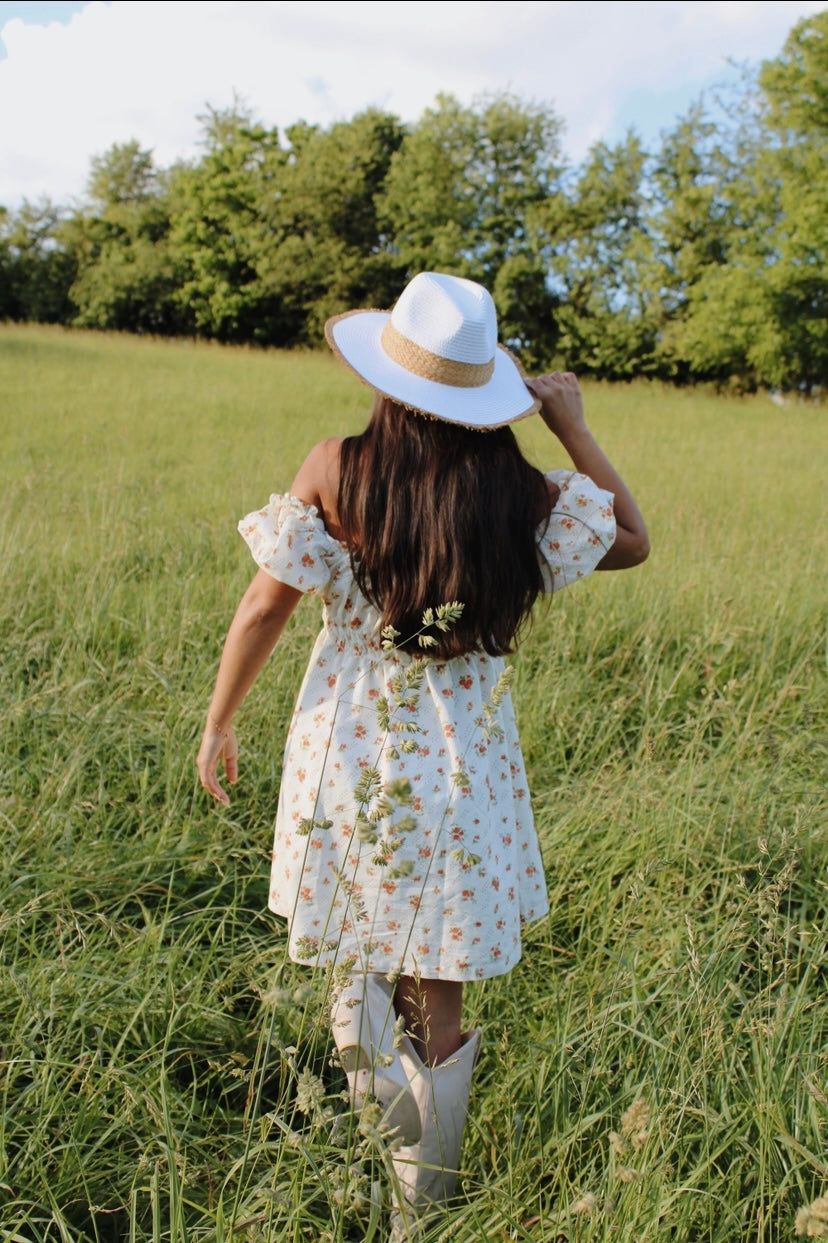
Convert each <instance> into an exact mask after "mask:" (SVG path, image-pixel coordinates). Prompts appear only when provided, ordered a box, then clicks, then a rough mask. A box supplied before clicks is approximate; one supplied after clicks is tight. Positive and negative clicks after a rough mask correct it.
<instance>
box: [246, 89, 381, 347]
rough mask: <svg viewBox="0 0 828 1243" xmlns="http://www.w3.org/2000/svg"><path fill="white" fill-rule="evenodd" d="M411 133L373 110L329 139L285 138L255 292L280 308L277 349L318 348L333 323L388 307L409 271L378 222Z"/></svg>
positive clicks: (266, 208) (305, 134)
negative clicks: (352, 312) (396, 159)
mask: <svg viewBox="0 0 828 1243" xmlns="http://www.w3.org/2000/svg"><path fill="white" fill-rule="evenodd" d="M403 133H404V131H403V129H402V127H401V125H400V123H399V121H398V120H397V119H396V117H393V116H391V115H389V114H388V113H383V112H380V111H377V110H374V109H370V110H368V111H366V112H363V113H361V114H359V115H358V116H356V117H354V118H353V120H351V121H346V122H340V123H338V124H335V125H333V126H331V127H330V129H327V130H322V129H318V128H316V127H315V126H308V125H305V124H304V123H300V124H298V125H295V126H292V127H291V128H289V129H288V130H287V131H286V134H285V137H286V138H287V140H288V142H289V144H290V147H289V149H288V153H287V157H286V160H285V162H284V165H283V167H282V169H281V170H280V175H279V179H278V193H277V194H275V195H270V196H268V197H267V198H266V199H265V200H264V201H263V203H262V211H261V221H260V229H259V245H258V255H257V258H256V270H257V273H258V283H257V289H258V290H259V292H260V295H261V297H262V298H263V299H264V300H269V301H271V302H272V303H273V304H274V305H275V306H278V307H279V308H280V317H279V319H278V321H277V322H276V323H275V324H274V328H273V329H272V330H271V337H270V339H271V340H275V341H277V342H278V341H285V342H293V341H301V342H308V343H312V344H316V343H318V342H319V341H320V340H321V336H322V328H323V325H324V322H325V320H326V319H327V318H328V316H330V315H334V314H338V313H339V312H341V311H345V310H348V309H349V308H351V307H354V306H366V305H370V306H380V307H381V306H388V305H389V303H390V302H391V301H393V300H394V298H395V297H396V295H397V293H398V292H399V289H400V287H401V285H402V283H403V279H402V277H401V274H400V270H401V265H400V262H399V259H398V258H397V256H396V255H395V253H394V251H393V248H392V246H391V245H390V239H389V238H388V237H387V236H386V235H385V234H384V233H383V231H382V228H381V225H380V222H379V220H378V216H377V198H378V195H379V194H380V192H381V191H382V187H383V185H384V182H385V179H386V176H387V174H388V168H389V164H390V162H391V159H392V156H393V155H394V153H395V151H397V149H398V148H399V146H400V143H401V142H402V139H403Z"/></svg>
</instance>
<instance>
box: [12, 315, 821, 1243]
mask: <svg viewBox="0 0 828 1243" xmlns="http://www.w3.org/2000/svg"><path fill="white" fill-rule="evenodd" d="M586 395H587V402H588V412H589V417H590V421H591V422H592V424H593V426H594V428H595V430H596V432H597V434H598V436H599V439H601V440H602V442H604V443H605V444H606V446H607V448H608V450H609V452H610V454H611V456H613V457H614V459H615V460H616V461H617V463H618V465H619V467H620V468H621V470H622V472H623V473H624V474H625V476H626V477H627V478H628V479H629V481H630V483H631V485H632V487H633V490H634V492H635V493H636V495H637V497H638V498H639V500H640V502H641V506H642V509H643V511H644V513H645V514H646V516H647V519H648V522H649V525H650V529H651V536H652V541H653V553H652V556H651V558H650V560H649V562H648V563H647V564H646V565H645V566H644V567H642V568H641V569H639V570H636V571H633V572H630V573H629V574H621V575H597V576H596V577H595V578H594V579H593V580H591V581H590V582H589V583H588V584H586V585H583V586H579V587H577V588H576V589H574V590H573V591H572V592H571V593H565V595H564V596H562V597H561V598H560V599H559V600H556V602H555V604H554V606H553V608H552V609H551V611H550V612H549V614H548V615H545V616H539V617H538V618H537V621H536V624H535V626H534V628H533V630H532V633H531V635H530V636H529V638H528V640H527V642H526V643H525V645H524V647H523V649H522V651H521V653H520V655H519V656H518V658H517V659H516V661H515V664H516V681H515V691H514V694H515V700H516V706H517V712H518V720H519V723H520V725H521V731H522V737H523V739H524V744H525V754H526V760H527V766H528V769H529V775H530V780H531V783H532V789H533V792H534V798H535V808H536V816H537V823H538V830H539V833H540V836H541V840H542V843H543V848H544V853H545V859H546V865H547V877H548V885H549V890H550V897H551V900H552V914H551V916H550V918H549V919H548V920H546V921H544V922H543V923H542V924H540V925H538V926H536V927H535V928H533V929H532V930H531V931H530V933H529V935H528V937H527V942H526V947H525V954H524V958H523V961H522V962H521V964H520V965H519V966H518V968H517V969H516V970H515V971H514V972H513V973H512V974H511V975H510V976H509V977H507V978H501V979H498V980H495V981H490V982H488V983H486V984H485V985H479V986H473V987H470V988H469V989H468V990H467V1009H468V1022H469V1024H470V1025H471V1024H479V1025H481V1026H482V1027H483V1028H484V1031H485V1042H486V1048H485V1052H484V1057H483V1059H482V1061H481V1064H480V1066H479V1068H478V1076H477V1080H476V1085H475V1092H474V1095H473V1103H472V1112H471V1117H470V1122H469V1128H468V1131H467V1140H466V1145H465V1148H464V1158H463V1164H464V1170H465V1176H464V1178H463V1180H462V1194H461V1195H460V1197H459V1199H458V1201H457V1203H456V1204H455V1205H454V1206H453V1208H452V1209H451V1211H450V1213H449V1214H447V1215H446V1216H444V1217H441V1218H439V1219H438V1220H437V1221H436V1222H435V1223H434V1226H433V1228H431V1229H430V1230H429V1233H428V1236H427V1237H428V1238H429V1239H430V1240H431V1239H433V1240H436V1239H438V1238H441V1237H445V1238H449V1237H450V1238H451V1239H452V1240H453V1243H464V1241H470V1240H480V1239H485V1240H497V1241H501V1240H502V1241H505V1240H532V1241H533V1243H540V1241H543V1243H546V1241H550V1240H551V1241H556V1240H566V1241H568V1243H592V1241H598V1240H623V1241H625V1243H626V1241H641V1243H643V1241H645V1240H646V1241H647V1243H651V1241H656V1240H659V1241H660V1240H668V1239H669V1240H678V1241H682V1243H684V1241H687V1243H690V1241H691V1240H710V1241H711V1243H712V1241H715V1243H735V1241H737V1240H740V1241H741V1240H744V1241H746V1243H747V1241H751V1243H753V1241H757V1243H772V1241H776V1240H792V1239H794V1238H795V1237H796V1229H797V1225H798V1227H799V1229H800V1231H802V1232H803V1233H804V1232H805V1230H806V1229H807V1228H808V1220H809V1218H808V1217H807V1206H808V1205H810V1204H811V1203H812V1202H813V1201H815V1200H816V1199H817V1198H818V1197H820V1196H824V1195H826V1194H828V1158H826V1152H828V1095H827V1093H828V1006H826V995H828V987H827V986H828V980H826V974H827V973H826V968H827V967H828V948H827V947H826V940H827V939H828V932H827V931H826V929H827V928H828V911H826V907H827V906H828V902H827V901H826V879H827V878H826V858H827V857H828V849H827V848H828V831H826V806H825V774H826V749H825V705H826V686H825V633H824V604H825V599H824V589H825V570H826V524H825V518H826V515H825V507H824V495H825V488H824V475H823V474H822V472H823V471H824V461H825V443H826V436H825V412H824V410H820V409H817V408H814V407H807V406H797V405H792V406H789V407H786V408H784V409H779V408H777V407H775V406H773V405H772V404H771V403H770V402H768V401H767V400H766V399H762V398H760V397H757V398H751V399H742V400H737V399H727V400H726V399H722V398H717V397H714V396H712V395H708V394H703V393H699V392H690V391H688V392H673V391H671V390H668V389H664V388H660V387H655V386H652V385H645V384H634V385H631V386H628V387H609V386H600V385H592V386H588V388H587V390H586ZM368 404H369V397H368V395H367V393H366V390H364V389H363V388H361V387H360V386H359V384H358V383H357V382H356V381H354V380H352V379H351V377H350V376H349V375H348V374H347V373H346V372H345V370H344V368H342V367H340V366H339V365H338V364H336V363H335V362H334V361H333V360H332V359H329V358H327V357H322V356H317V355H311V354H291V355H283V354H276V353H255V352H249V351H244V350H229V349H220V348H212V347H208V346H199V345H192V344H185V343H173V344H170V343H161V342H153V341H144V340H136V339H131V338H126V337H124V338H119V337H104V336H96V335H92V334H89V335H86V334H81V333H74V334H68V333H63V332H60V331H49V330H44V329H34V328H10V327H6V328H2V329H0V430H2V455H0V496H2V506H1V508H0V513H1V514H2V522H1V523H0V572H1V573H2V597H1V598H0V633H1V634H2V647H1V648H0V650H1V651H2V662H0V720H2V731H1V732H0V822H2V826H3V844H4V850H3V854H2V865H0V886H2V903H0V928H2V974H1V975H0V1059H2V1060H0V1090H1V1091H2V1096H0V1111H2V1112H1V1113H0V1125H1V1126H2V1135H1V1137H0V1234H2V1237H4V1238H6V1239H8V1240H12V1241H15V1243H16V1241H17V1240H21V1241H22V1240H25V1241H27V1243H29V1241H30V1243H41V1241H42V1243H45V1241H47V1240H48V1241H49V1243H53V1241H54V1243H70V1241H74V1240H78V1241H80V1240H84V1241H86V1240H93V1239H94V1240H100V1241H101V1243H105V1241H114V1240H124V1243H127V1241H129V1243H133V1241H135V1243H139V1241H142V1240H152V1241H153V1243H155V1241H159V1243H162V1241H163V1243H184V1240H190V1241H196V1240H198V1241H201V1240H204V1241H205V1243H207V1241H209V1243H222V1241H223V1240H228V1239H230V1238H231V1236H232V1237H234V1238H237V1239H244V1240H245V1241H249V1243H259V1241H261V1243H265V1241H276V1240H291V1241H294V1240H295V1241H297V1243H298V1241H299V1240H309V1241H313V1243H317V1241H323V1240H378V1241H379V1240H383V1239H384V1237H385V1232H386V1216H385V1214H386V1206H385V1204H384V1203H383V1200H382V1194H383V1193H382V1187H383V1178H382V1170H383V1159H384V1156H383V1151H384V1150H383V1146H382V1144H381V1143H378V1142H377V1141H376V1139H375V1137H372V1136H371V1135H370V1134H368V1135H366V1134H362V1133H361V1132H359V1131H358V1130H356V1129H355V1127H354V1125H353V1122H352V1120H351V1119H350V1118H349V1115H348V1114H347V1112H346V1106H345V1104H344V1103H343V1101H342V1098H341V1091H342V1088H343V1086H344V1080H343V1078H342V1076H341V1072H339V1071H338V1070H337V1069H336V1068H334V1067H331V1066H330V1064H329V1057H330V1037H329V1033H328V1031H327V1029H326V1026H325V1022H324V1015H323V1003H322V994H323V991H324V983H325V982H324V980H322V979H321V978H317V977H314V976H313V975H311V974H309V973H308V972H305V971H302V970H300V969H299V968H296V967H294V966H293V965H292V964H291V963H290V962H289V961H288V959H287V956H286V953H285V940H284V933H283V929H282V926H281V925H280V924H279V923H278V921H276V920H275V919H274V918H273V917H272V916H270V915H269V914H268V913H267V911H266V910H265V899H266V887H267V863H268V858H269V854H270V832H271V827H270V826H271V821H272V817H273V814H274V812H275V804H276V795H277V788H278V780H279V770H280V758H281V748H282V743H283V738H284V730H285V726H286V721H287V718H288V715H289V712H290V709H291V705H292V702H293V698H294V695H295V692H296V689H297V687H298V683H299V680H300V678H301V675H302V673H303V671H304V664H305V660H306V657H307V653H308V650H309V645H310V642H311V640H312V637H313V635H314V634H315V632H316V628H317V624H318V614H317V612H316V609H315V606H314V605H313V604H312V603H311V602H306V603H305V604H304V605H303V607H302V608H300V609H299V610H298V612H297V614H296V615H295V617H294V619H293V621H292V623H291V625H290V628H289V631H288V632H287V633H286V635H285V637H284V639H283V641H282V644H281V645H280V647H279V649H278V651H277V653H276V655H275V657H274V659H273V661H272V662H271V664H270V666H269V667H268V669H267V670H266V671H265V674H264V675H263V676H262V678H261V679H260V682H259V684H258V685H257V686H256V687H255V688H254V691H253V693H252V694H251V696H250V698H249V700H248V702H247V704H246V705H245V707H244V708H243V710H242V712H241V713H240V716H239V722H238V725H239V732H240V736H241V740H242V747H243V753H242V771H241V782H240V784H239V786H238V788H237V791H236V794H235V798H234V800H233V803H232V806H231V808H230V809H229V810H228V811H221V810H216V808H215V807H213V806H208V804H207V801H206V798H205V797H204V796H202V794H201V792H200V790H199V788H198V785H197V782H196V779H195V768H194V757H195V748H196V745H197V739H198V737H199V734H200V727H201V722H202V719H203V713H204V709H205V706H206V702H207V696H208V694H209V691H210V687H211V681H212V678H213V675H214V671H215V667H216V662H217V658H218V654H219V651H220V645H221V640H222V638H223V634H224V631H225V629H226V627H227V624H228V622H229V620H230V617H231V616H232V611H233V608H234V606H235V603H236V600H237V598H238V596H239V595H240V593H241V591H242V590H243V588H244V586H245V585H246V582H247V581H248V579H249V576H250V574H251V571H252V562H250V561H249V558H248V555H247V553H246V550H245V549H244V546H243V544H242V542H241V540H240V539H239V538H238V536H237V535H236V534H235V522H236V520H237V518H238V517H239V516H240V515H241V514H243V513H245V512H246V511H247V510H249V509H251V508H253V507H255V506H257V505H259V504H260V503H261V502H262V501H263V500H264V499H265V498H266V497H267V496H268V494H269V493H270V492H271V491H275V490H282V489H285V488H286V487H287V486H288V485H289V483H290V480H291V478H292V474H293V472H294V470H295V468H296V467H297V465H298V464H299V462H300V461H301V460H302V458H303V456H304V454H305V452H306V451H307V450H308V448H309V447H310V446H311V445H312V444H313V443H314V441H316V440H317V439H319V438H320V437H321V436H323V435H328V434H337V433H342V432H344V431H346V430H356V429H357V428H358V427H359V426H360V424H361V421H362V420H363V418H364V415H365V413H366V411H367V409H368ZM521 435H522V437H523V439H524V441H525V443H526V445H527V448H528V451H529V452H530V454H531V455H532V456H533V458H534V459H535V460H536V461H537V462H538V464H540V465H549V466H551V465H556V464H561V465H563V464H565V463H564V462H562V461H561V456H560V452H559V451H556V445H555V444H554V443H552V442H551V438H550V437H549V434H548V433H547V432H545V429H544V428H543V427H542V425H541V424H540V423H539V421H538V420H530V421H528V423H527V424H526V425H525V426H523V427H522V428H521ZM311 1076H314V1078H311ZM317 1076H318V1077H319V1078H320V1079H321V1082H322V1084H324V1096H323V1097H322V1099H319V1096H320V1090H321V1089H320V1083H319V1082H318V1081H317V1078H315V1077H317ZM297 1086H298V1087H299V1089H300V1090H299V1091H298V1092H297ZM309 1086H310V1087H311V1088H315V1089H316V1091H310V1092H309V1091H308V1088H309ZM309 1097H311V1098H313V1099H312V1100H311V1101H309V1099H308V1098H309ZM300 1106H302V1107H303V1108H300ZM817 1215H818V1209H816V1208H815V1209H814V1210H813V1214H812V1216H811V1218H810V1221H811V1227H810V1228H811V1230H812V1232H813V1233H814V1234H815V1235H818V1233H819V1231H820V1227H819V1225H818V1223H817V1224H814V1223H815V1222H816V1217H817ZM826 1231H828V1225H825V1228H824V1230H822V1233H825V1232H826Z"/></svg>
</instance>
